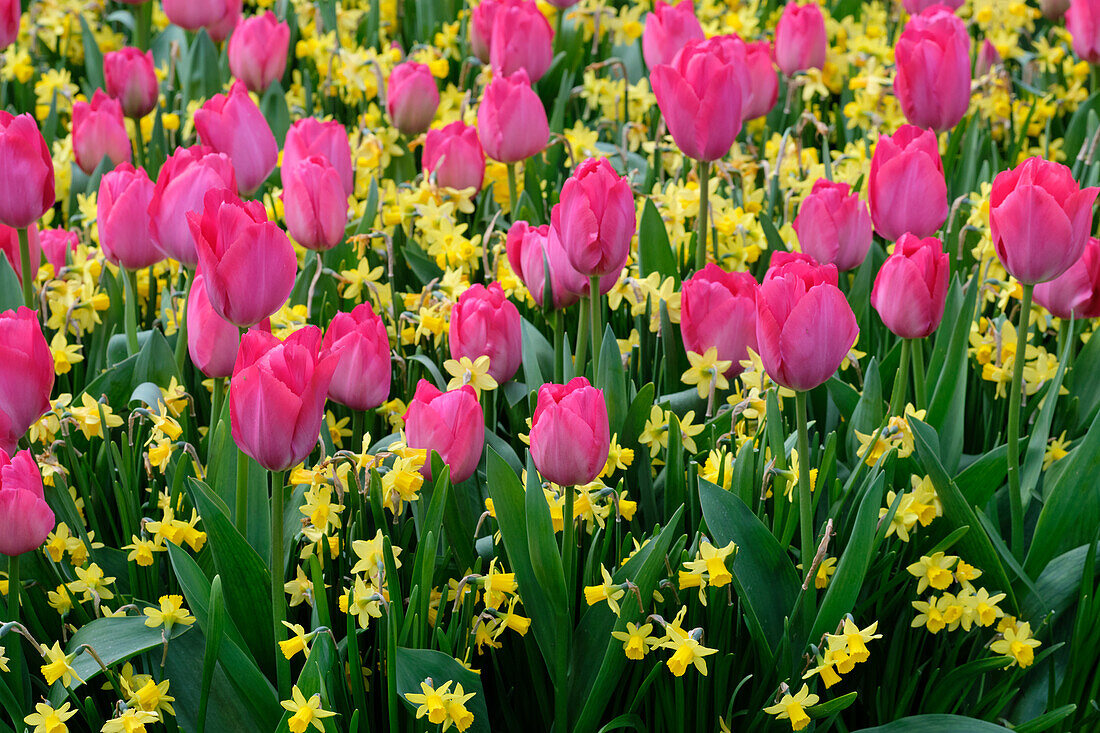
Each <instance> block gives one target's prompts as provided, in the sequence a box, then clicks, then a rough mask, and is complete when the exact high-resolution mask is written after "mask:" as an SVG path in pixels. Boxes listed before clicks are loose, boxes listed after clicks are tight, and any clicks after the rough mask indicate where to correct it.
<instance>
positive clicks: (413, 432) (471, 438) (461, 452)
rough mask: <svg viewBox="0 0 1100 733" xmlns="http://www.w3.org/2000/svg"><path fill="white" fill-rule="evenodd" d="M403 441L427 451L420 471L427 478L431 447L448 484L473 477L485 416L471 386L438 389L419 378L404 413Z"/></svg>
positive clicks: (481, 440) (482, 447) (430, 468)
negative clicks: (444, 468)
mask: <svg viewBox="0 0 1100 733" xmlns="http://www.w3.org/2000/svg"><path fill="white" fill-rule="evenodd" d="M405 441H406V443H407V444H408V446H409V447H410V448H416V449H419V450H425V451H428V455H427V458H426V460H425V461H424V467H423V469H422V472H423V473H424V475H425V476H427V477H428V478H429V479H431V477H432V467H431V451H433V450H434V451H435V452H436V453H438V454H439V457H440V458H442V459H443V462H444V463H446V464H447V465H448V466H449V467H450V469H451V473H450V477H451V481H452V483H456V484H457V483H462V482H463V481H465V480H466V479H468V478H470V477H471V476H473V475H474V471H476V470H477V464H478V463H479V462H480V461H481V453H482V450H483V449H484V448H485V418H484V416H483V415H482V414H481V405H480V404H479V403H478V401H477V394H476V393H475V392H474V388H473V387H471V386H470V385H468V384H466V385H463V386H462V387H459V388H458V389H455V390H451V391H449V392H440V391H439V390H438V389H436V388H435V386H434V385H433V384H431V383H430V382H427V381H426V380H423V379H421V380H420V382H419V383H418V384H417V385H416V394H414V395H413V398H412V400H411V401H410V402H409V409H408V411H407V412H406V413H405Z"/></svg>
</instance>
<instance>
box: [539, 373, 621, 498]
mask: <svg viewBox="0 0 1100 733" xmlns="http://www.w3.org/2000/svg"><path fill="white" fill-rule="evenodd" d="M610 446H611V433H610V431H609V429H608V420H607V403H606V402H604V397H603V390H599V389H596V388H595V387H593V386H592V385H591V384H589V383H588V380H587V379H585V378H584V377H576V378H574V379H572V380H570V382H569V383H568V384H544V385H542V386H541V387H539V396H538V404H537V405H536V406H535V415H534V418H533V419H532V421H531V458H532V460H534V462H535V468H537V469H538V471H539V474H541V475H542V477H543V478H544V479H546V480H547V481H550V482H552V483H555V484H557V485H559V486H581V485H584V484H587V483H588V482H590V481H594V480H595V478H596V477H597V476H599V475H600V471H602V470H603V467H604V464H605V463H607V454H608V451H609V449H610Z"/></svg>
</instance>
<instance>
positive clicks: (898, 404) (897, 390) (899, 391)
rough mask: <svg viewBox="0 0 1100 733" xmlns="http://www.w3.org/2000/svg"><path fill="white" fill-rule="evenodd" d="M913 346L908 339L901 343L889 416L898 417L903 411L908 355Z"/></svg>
mask: <svg viewBox="0 0 1100 733" xmlns="http://www.w3.org/2000/svg"><path fill="white" fill-rule="evenodd" d="M912 349H913V344H912V343H911V342H910V341H909V339H902V341H901V359H900V360H899V361H898V373H897V376H896V377H894V392H893V394H892V395H891V397H890V414H891V415H900V414H901V413H902V410H904V409H905V395H906V391H907V390H906V387H908V386H909V353H910V352H911V351H912Z"/></svg>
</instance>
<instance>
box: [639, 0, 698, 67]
mask: <svg viewBox="0 0 1100 733" xmlns="http://www.w3.org/2000/svg"><path fill="white" fill-rule="evenodd" d="M704 38H706V35H705V34H704V33H703V26H701V25H700V24H699V19H698V18H696V17H695V7H694V5H693V4H692V0H680V2H678V3H676V4H675V5H671V4H669V3H665V2H662V1H661V0H657V3H656V4H655V5H654V7H653V12H652V13H646V16H645V30H644V31H643V32H642V57H643V58H645V65H646V67H647V68H649V69H655V68H657V67H658V66H667V65H668V64H671V63H672V59H674V58H675V57H676V53H677V52H678V51H679V50H680V49H681V48H683V47H684V46H685V45H687V43H688V41H701V40H703V39H704Z"/></svg>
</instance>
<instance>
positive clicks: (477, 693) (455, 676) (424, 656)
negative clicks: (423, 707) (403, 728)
mask: <svg viewBox="0 0 1100 733" xmlns="http://www.w3.org/2000/svg"><path fill="white" fill-rule="evenodd" d="M428 678H431V680H432V686H433V687H435V688H436V689H438V688H439V687H441V686H442V685H443V683H445V682H447V681H450V682H451V683H452V684H451V687H450V689H451V691H452V692H454V690H455V688H456V686H457V685H462V690H463V692H465V693H467V694H469V693H471V692H472V693H474V696H473V697H472V698H470V700H469V701H468V702H467V703H466V709H467V710H469V711H470V712H471V713H473V715H474V722H473V723H471V724H470V727H469V728H467V730H468V731H472V732H473V733H488V731H489V730H490V728H489V709H488V707H487V706H486V701H485V689H484V688H483V687H482V685H481V677H480V676H478V675H477V674H476V673H474V672H471V671H470V670H468V669H466V668H465V667H463V666H462V664H461V663H460V662H459V661H458V660H457V659H455V658H454V657H451V656H449V655H447V654H444V653H443V652H437V651H434V650H431V649H406V648H404V647H398V648H397V692H398V696H399V697H400V698H401V701H402V702H403V703H405V706H406V707H407V708H408V709H409V710H410V711H412V712H415V711H416V708H417V706H416V705H414V704H413V703H411V702H409V701H408V699H406V697H405V696H406V695H408V694H415V695H420V694H422V692H421V689H420V683H422V682H424V681H425V680H426V679H428Z"/></svg>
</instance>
